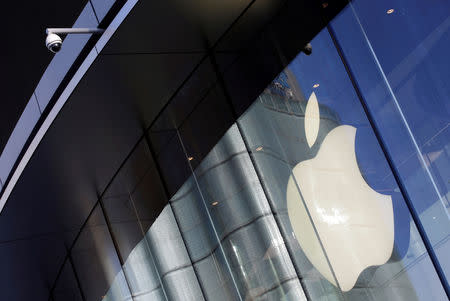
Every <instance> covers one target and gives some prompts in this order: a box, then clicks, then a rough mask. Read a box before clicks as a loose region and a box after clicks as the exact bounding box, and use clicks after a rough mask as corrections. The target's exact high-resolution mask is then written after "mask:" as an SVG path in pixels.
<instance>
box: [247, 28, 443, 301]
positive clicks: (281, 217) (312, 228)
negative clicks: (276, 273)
mask: <svg viewBox="0 0 450 301" xmlns="http://www.w3.org/2000/svg"><path fill="white" fill-rule="evenodd" d="M311 44H312V47H313V54H312V55H311V56H305V55H303V54H300V55H299V56H298V57H297V58H296V59H295V60H294V61H293V62H292V63H291V64H290V65H289V67H288V68H287V69H286V70H285V71H284V72H282V73H281V74H280V75H279V76H278V78H277V79H275V80H274V82H273V83H272V84H271V86H269V88H268V89H266V90H265V92H264V93H263V94H262V95H261V96H260V97H259V99H258V101H257V102H256V103H254V104H253V105H252V107H251V108H250V109H249V110H248V111H247V112H246V113H245V114H244V115H243V116H242V117H241V118H240V120H239V122H238V124H239V126H240V128H241V129H242V131H243V136H244V139H245V140H246V141H247V143H248V147H249V149H251V152H252V153H251V156H252V157H253V159H254V162H255V164H256V170H257V171H258V172H259V173H260V174H261V177H262V179H263V181H262V183H263V186H264V188H265V190H266V191H267V195H268V200H269V202H270V204H271V205H272V208H273V210H274V211H275V219H276V220H277V222H278V224H279V225H280V228H281V232H282V234H283V236H284V238H285V241H286V243H287V246H288V249H289V250H290V254H293V260H294V263H295V265H296V267H297V270H299V271H300V272H301V273H302V278H301V279H302V282H303V285H304V287H305V288H306V289H307V293H308V295H309V296H310V298H311V299H312V300H316V299H326V300H336V299H344V300H430V298H431V299H433V300H446V295H445V292H444V291H443V288H442V286H441V283H440V281H439V278H438V277H437V274H436V271H435V270H434V268H433V265H432V264H431V261H430V258H429V256H428V254H427V252H426V249H425V247H424V245H423V243H422V240H421V239H420V236H419V235H418V232H417V229H416V226H415V224H414V223H413V222H412V220H411V216H410V214H409V211H408V209H407V207H406V205H405V201H404V200H403V198H402V196H401V194H400V193H399V190H398V187H397V183H396V182H395V181H394V179H393V177H392V174H391V171H390V169H389V166H388V164H387V162H386V160H385V157H384V154H383V152H382V151H381V149H380V147H379V145H378V142H377V140H376V137H375V135H374V133H373V131H372V128H371V127H370V124H369V122H368V121H367V118H366V116H365V113H364V111H363V109H362V106H361V105H360V103H359V100H358V98H357V95H356V93H355V91H354V89H353V87H352V84H351V82H350V79H349V78H348V77H347V74H346V71H345V69H344V66H343V65H342V63H341V61H340V57H339V55H338V53H337V51H336V49H335V47H334V45H333V43H332V40H331V38H330V36H329V35H328V32H327V31H323V32H321V33H320V34H319V35H318V36H317V37H316V38H315V39H314V40H313V41H312V42H311ZM267 98H270V101H268V100H267ZM277 103H280V104H277ZM292 103H295V105H291V104H292ZM330 266H331V268H332V269H331V270H330ZM424 278H425V279H426V280H425V279H424ZM431 296H432V297H431Z"/></svg>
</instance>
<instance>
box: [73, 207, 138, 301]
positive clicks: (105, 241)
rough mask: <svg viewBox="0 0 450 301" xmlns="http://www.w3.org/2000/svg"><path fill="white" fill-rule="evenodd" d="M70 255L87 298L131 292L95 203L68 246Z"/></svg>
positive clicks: (110, 297) (123, 295) (121, 297)
mask: <svg viewBox="0 0 450 301" xmlns="http://www.w3.org/2000/svg"><path fill="white" fill-rule="evenodd" d="M72 258H73V262H74V269H75V272H76V273H77V275H78V277H79V279H80V284H81V290H82V291H83V293H84V295H85V297H86V300H87V301H90V300H92V301H98V300H102V299H103V300H108V301H113V300H114V301H116V300H117V301H119V300H120V301H122V300H125V299H126V298H129V297H130V296H131V295H130V292H129V289H128V285H127V283H126V281H125V277H124V275H123V272H122V269H121V266H120V262H119V259H118V257H117V253H116V250H115V248H114V245H113V242H112V240H111V236H110V234H109V231H108V227H107V225H106V222H105V219H104V218H103V214H102V211H101V209H100V207H99V206H98V205H97V207H96V208H95V209H94V211H93V213H92V215H91V216H90V217H89V220H88V221H87V223H86V225H85V227H84V228H83V230H82V231H81V234H80V236H79V237H78V240H77V241H76V243H75V246H74V248H73V249H72Z"/></svg>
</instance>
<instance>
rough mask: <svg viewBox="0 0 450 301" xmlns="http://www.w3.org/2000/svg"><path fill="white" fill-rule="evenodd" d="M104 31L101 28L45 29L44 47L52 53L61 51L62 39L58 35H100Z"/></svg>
mask: <svg viewBox="0 0 450 301" xmlns="http://www.w3.org/2000/svg"><path fill="white" fill-rule="evenodd" d="M104 31H105V30H104V29H102V28H47V29H46V30H45V32H46V33H47V38H46V39H45V46H47V48H48V50H50V51H51V52H53V53H57V52H59V51H60V50H61V46H62V39H61V37H60V36H59V35H58V34H63V35H67V34H101V33H103V32H104Z"/></svg>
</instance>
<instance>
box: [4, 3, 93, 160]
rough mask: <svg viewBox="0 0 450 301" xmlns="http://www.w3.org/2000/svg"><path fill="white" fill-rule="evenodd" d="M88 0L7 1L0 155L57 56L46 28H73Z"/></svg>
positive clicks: (5, 9)
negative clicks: (47, 39)
mask: <svg viewBox="0 0 450 301" xmlns="http://www.w3.org/2000/svg"><path fill="white" fill-rule="evenodd" d="M86 3H87V1H86V0H82V1H80V0H64V1H58V0H43V1H26V2H24V1H6V2H5V3H2V11H3V13H2V17H1V18H0V28H1V29H2V37H1V41H2V42H1V47H0V54H1V66H2V68H1V81H0V89H1V91H2V96H1V101H0V153H1V152H2V151H3V148H4V146H5V144H6V142H7V141H8V138H9V136H10V134H11V131H12V130H13V129H14V126H15V125H16V123H17V120H18V119H19V117H20V115H21V114H22V112H23V110H24V108H25V106H26V104H27V102H28V100H29V99H30V97H31V95H32V94H33V91H34V89H35V88H36V85H37V83H38V82H39V79H40V78H41V76H42V74H43V73H44V71H45V69H46V67H47V66H48V64H49V63H50V61H51V59H52V57H53V55H52V54H51V53H50V52H49V51H48V50H47V48H46V47H45V44H44V42H45V28H47V27H70V26H72V24H73V23H74V22H75V20H76V19H77V17H78V16H79V14H80V13H81V11H82V9H83V8H84V6H85V5H86Z"/></svg>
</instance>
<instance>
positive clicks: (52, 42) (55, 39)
mask: <svg viewBox="0 0 450 301" xmlns="http://www.w3.org/2000/svg"><path fill="white" fill-rule="evenodd" d="M45 46H47V48H48V50H50V51H51V52H53V53H57V52H59V51H60V50H61V46H62V39H61V37H60V36H58V35H57V34H54V33H49V34H48V35H47V38H46V39H45Z"/></svg>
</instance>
